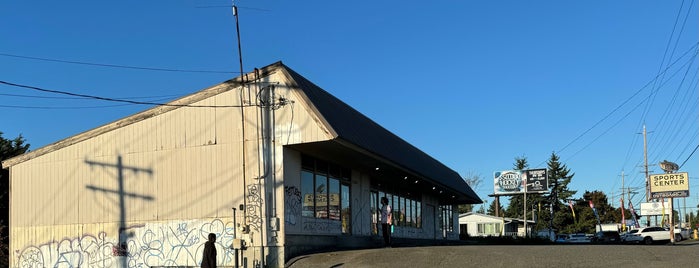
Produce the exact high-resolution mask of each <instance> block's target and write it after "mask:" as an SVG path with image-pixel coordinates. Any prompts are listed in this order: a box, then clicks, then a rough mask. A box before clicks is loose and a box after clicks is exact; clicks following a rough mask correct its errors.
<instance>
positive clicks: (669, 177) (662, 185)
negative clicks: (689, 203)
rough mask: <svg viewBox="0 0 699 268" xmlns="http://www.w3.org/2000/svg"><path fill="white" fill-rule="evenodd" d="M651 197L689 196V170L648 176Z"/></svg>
mask: <svg viewBox="0 0 699 268" xmlns="http://www.w3.org/2000/svg"><path fill="white" fill-rule="evenodd" d="M648 183H649V185H650V196H651V198H669V197H688V196H689V174H688V173H687V172H679V173H665V174H654V175H650V178H648Z"/></svg>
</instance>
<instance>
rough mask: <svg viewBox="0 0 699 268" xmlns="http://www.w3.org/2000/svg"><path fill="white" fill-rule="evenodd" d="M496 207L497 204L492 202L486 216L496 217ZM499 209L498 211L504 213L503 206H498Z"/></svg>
mask: <svg viewBox="0 0 699 268" xmlns="http://www.w3.org/2000/svg"><path fill="white" fill-rule="evenodd" d="M495 205H496V202H491V203H490V206H489V207H488V211H486V214H488V215H492V216H495V209H496V207H495ZM497 209H498V211H503V209H502V205H501V204H497ZM501 213H502V212H501Z"/></svg>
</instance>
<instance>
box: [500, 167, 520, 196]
mask: <svg viewBox="0 0 699 268" xmlns="http://www.w3.org/2000/svg"><path fill="white" fill-rule="evenodd" d="M493 178H494V188H493V189H495V191H494V192H493V193H494V194H495V195H511V194H521V193H523V192H524V184H523V183H522V171H519V170H505V171H496V172H495V173H494V174H493Z"/></svg>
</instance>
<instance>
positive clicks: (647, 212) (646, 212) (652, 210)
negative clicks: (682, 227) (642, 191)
mask: <svg viewBox="0 0 699 268" xmlns="http://www.w3.org/2000/svg"><path fill="white" fill-rule="evenodd" d="M665 214H667V213H665ZM639 215H641V216H660V215H663V205H662V204H660V202H650V203H641V213H639Z"/></svg>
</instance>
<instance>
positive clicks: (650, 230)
mask: <svg viewBox="0 0 699 268" xmlns="http://www.w3.org/2000/svg"><path fill="white" fill-rule="evenodd" d="M637 230H638V231H637V232H636V233H635V234H634V236H638V237H634V238H633V239H634V240H636V239H638V240H639V242H643V243H644V244H646V245H650V244H653V243H654V242H657V241H669V240H670V230H669V229H666V228H663V227H658V226H654V227H643V228H639V229H637Z"/></svg>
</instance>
